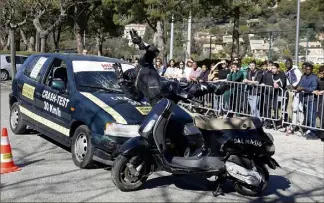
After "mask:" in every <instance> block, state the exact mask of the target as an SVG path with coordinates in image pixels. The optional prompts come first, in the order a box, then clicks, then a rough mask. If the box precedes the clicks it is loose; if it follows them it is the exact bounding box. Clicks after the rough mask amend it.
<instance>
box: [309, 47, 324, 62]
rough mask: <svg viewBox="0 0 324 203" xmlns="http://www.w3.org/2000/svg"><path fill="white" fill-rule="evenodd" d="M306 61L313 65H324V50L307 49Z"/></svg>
mask: <svg viewBox="0 0 324 203" xmlns="http://www.w3.org/2000/svg"><path fill="white" fill-rule="evenodd" d="M306 61H309V62H313V63H314V64H324V49H322V48H317V49H316V48H312V49H308V55H307V57H306Z"/></svg>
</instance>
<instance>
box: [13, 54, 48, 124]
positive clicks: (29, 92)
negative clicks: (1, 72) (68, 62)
mask: <svg viewBox="0 0 324 203" xmlns="http://www.w3.org/2000/svg"><path fill="white" fill-rule="evenodd" d="M47 61H48V57H43V56H35V57H34V58H32V59H31V60H30V61H29V63H28V64H26V67H25V69H24V71H23V73H22V75H21V76H20V77H19V78H18V79H17V92H18V98H19V105H20V111H21V113H22V114H23V115H24V116H23V119H24V120H25V121H26V123H27V124H28V125H29V126H32V127H33V128H34V129H37V126H38V125H37V124H38V120H37V112H36V110H35V89H36V87H37V86H38V85H39V83H40V81H41V79H42V75H41V69H42V68H43V67H44V66H45V65H46V62H47Z"/></svg>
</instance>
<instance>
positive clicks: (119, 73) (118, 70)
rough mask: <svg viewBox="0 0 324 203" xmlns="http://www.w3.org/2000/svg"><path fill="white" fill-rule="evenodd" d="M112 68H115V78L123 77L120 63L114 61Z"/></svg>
mask: <svg viewBox="0 0 324 203" xmlns="http://www.w3.org/2000/svg"><path fill="white" fill-rule="evenodd" d="M113 68H114V69H115V74H116V77H117V80H120V79H123V69H122V66H121V64H120V63H114V64H113Z"/></svg>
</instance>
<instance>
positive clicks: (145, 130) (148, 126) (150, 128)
mask: <svg viewBox="0 0 324 203" xmlns="http://www.w3.org/2000/svg"><path fill="white" fill-rule="evenodd" d="M155 121H156V120H150V121H149V122H148V123H147V124H146V126H145V127H144V129H143V133H148V132H149V131H151V130H152V128H153V126H154V124H155Z"/></svg>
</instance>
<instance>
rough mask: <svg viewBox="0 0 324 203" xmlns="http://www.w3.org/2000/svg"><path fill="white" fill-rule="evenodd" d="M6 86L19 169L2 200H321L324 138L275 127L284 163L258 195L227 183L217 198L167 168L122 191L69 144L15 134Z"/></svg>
mask: <svg viewBox="0 0 324 203" xmlns="http://www.w3.org/2000/svg"><path fill="white" fill-rule="evenodd" d="M9 91H10V90H9V87H8V86H7V87H4V86H3V84H2V83H1V128H2V127H7V128H8V132H9V139H10V143H11V147H12V150H13V156H14V160H15V163H16V164H17V165H18V166H20V167H21V169H22V170H21V171H19V172H14V173H9V174H3V175H1V194H0V197H1V199H0V201H1V202H16V201H20V202H54V201H55V202H58V201H60V202H72V201H73V202H75V201H78V202H81V201H82V202H87V201H92V202H99V201H100V202H120V201H124V202H170V201H173V202H206V201H208V202H211V201H213V202H238V201H239V202H261V201H265V202H295V201H298V202H324V145H323V142H321V141H318V140H305V139H304V138H302V137H299V136H296V135H295V136H289V137H287V136H285V135H283V134H282V133H278V132H274V131H271V133H272V134H273V135H274V137H275V144H276V155H275V158H276V160H277V161H278V162H279V164H281V165H282V166H283V167H282V168H281V169H277V170H275V171H274V170H271V169H269V171H270V175H271V176H270V184H269V187H268V189H267V190H266V191H265V192H264V193H263V195H262V196H261V197H256V198H248V197H243V196H241V195H239V194H238V193H236V192H235V191H234V190H233V188H232V186H231V184H230V183H229V184H226V188H225V192H226V195H225V196H220V197H217V198H215V197H213V196H212V194H211V191H209V190H208V189H207V184H208V182H207V180H204V179H201V178H198V177H191V176H188V177H181V178H180V177H179V178H176V177H173V176H170V175H169V174H167V173H156V174H154V175H152V176H151V177H150V179H149V180H148V181H147V183H146V184H145V187H144V189H142V190H140V191H136V192H129V193H124V192H121V191H119V190H118V189H117V188H116V187H115V186H114V185H113V183H112V181H111V174H110V171H109V169H107V168H106V169H105V168H102V167H101V168H97V169H90V170H84V169H79V168H77V167H76V166H74V164H73V162H72V159H71V154H70V152H69V151H68V150H67V149H64V148H62V147H59V146H57V145H55V144H54V142H53V141H51V140H49V139H47V138H46V137H45V136H43V135H38V134H27V135H19V136H17V135H14V134H13V133H12V132H11V130H10V128H9V105H8V94H9Z"/></svg>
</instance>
